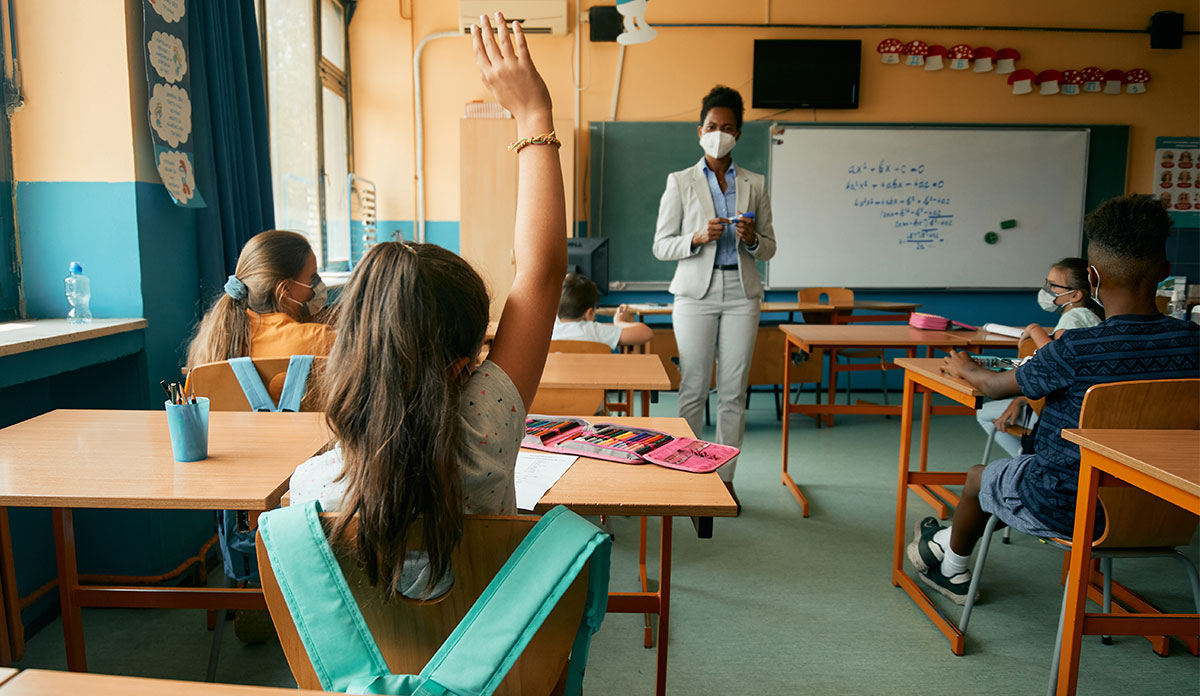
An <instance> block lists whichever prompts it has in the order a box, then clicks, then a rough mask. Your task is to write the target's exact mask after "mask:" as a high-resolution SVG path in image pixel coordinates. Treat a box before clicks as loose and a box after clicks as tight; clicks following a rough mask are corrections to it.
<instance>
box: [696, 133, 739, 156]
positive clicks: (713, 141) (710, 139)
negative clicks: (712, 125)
mask: <svg viewBox="0 0 1200 696" xmlns="http://www.w3.org/2000/svg"><path fill="white" fill-rule="evenodd" d="M736 144H737V139H736V138H734V137H733V135H731V134H729V133H726V132H725V131H709V132H707V133H705V134H704V135H702V136H700V147H702V148H704V154H706V155H708V156H709V157H712V158H713V159H721V158H722V157H724V156H725V155H728V154H729V151H730V150H732V149H733V146H734V145H736Z"/></svg>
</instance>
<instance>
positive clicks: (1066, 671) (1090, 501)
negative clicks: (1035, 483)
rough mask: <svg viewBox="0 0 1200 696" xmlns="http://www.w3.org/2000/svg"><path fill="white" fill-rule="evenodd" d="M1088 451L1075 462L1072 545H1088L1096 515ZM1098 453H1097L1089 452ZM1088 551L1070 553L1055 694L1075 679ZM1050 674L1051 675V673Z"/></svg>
mask: <svg viewBox="0 0 1200 696" xmlns="http://www.w3.org/2000/svg"><path fill="white" fill-rule="evenodd" d="M1089 455H1092V453H1090V452H1088V451H1087V450H1084V451H1083V453H1082V458H1081V461H1080V462H1079V493H1078V494H1077V496H1076V500H1075V533H1074V534H1073V535H1072V536H1071V548H1072V549H1081V550H1082V549H1091V548H1092V527H1093V526H1094V524H1095V523H1094V520H1095V519H1096V494H1097V490H1098V488H1099V483H1100V473H1099V472H1098V471H1096V469H1095V468H1094V467H1093V466H1092V464H1091V462H1090V461H1089V460H1090V459H1091V456H1089ZM1092 456H1098V455H1092ZM1091 556H1092V554H1091V553H1086V552H1084V553H1072V554H1071V569H1070V571H1068V573H1069V577H1068V578H1067V598H1066V600H1065V601H1066V604H1065V606H1064V607H1063V610H1064V614H1063V627H1062V654H1061V655H1060V657H1059V662H1058V675H1057V679H1058V690H1057V693H1058V695H1059V696H1072V695H1073V694H1074V693H1075V687H1076V684H1077V682H1078V679H1079V652H1080V648H1081V647H1082V638H1083V610H1084V605H1085V604H1086V602H1087V585H1088V579H1089V578H1090V577H1091V572H1090V571H1089V569H1088V561H1089V560H1090V559H1091ZM1051 676H1052V677H1053V676H1054V675H1051Z"/></svg>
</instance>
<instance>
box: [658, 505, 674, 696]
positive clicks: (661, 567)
mask: <svg viewBox="0 0 1200 696" xmlns="http://www.w3.org/2000/svg"><path fill="white" fill-rule="evenodd" d="M674 521H675V520H674V518H671V517H664V518H662V546H661V547H660V549H659V554H658V659H657V660H656V663H657V664H656V665H655V680H654V693H655V696H664V695H665V694H666V693H667V643H668V641H667V622H668V618H669V616H668V615H669V614H670V608H671V528H672V527H673V526H674V525H673V524H672V523H673V522H674Z"/></svg>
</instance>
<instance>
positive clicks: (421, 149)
mask: <svg viewBox="0 0 1200 696" xmlns="http://www.w3.org/2000/svg"><path fill="white" fill-rule="evenodd" d="M453 36H464V34H462V33H461V32H457V31H438V32H434V33H432V34H429V35H428V36H426V37H425V38H423V39H421V43H419V44H417V50H416V51H414V52H413V112H414V115H415V116H416V132H417V143H416V167H415V169H416V177H417V219H416V222H415V223H414V225H413V227H414V229H413V234H414V236H415V238H416V240H417V241H418V242H421V243H422V244H423V243H425V114H424V112H423V110H422V107H421V102H422V100H421V52H422V51H424V50H425V46H426V44H428V43H429V42H430V41H434V40H436V39H448V38H450V37H453Z"/></svg>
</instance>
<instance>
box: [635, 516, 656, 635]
mask: <svg viewBox="0 0 1200 696" xmlns="http://www.w3.org/2000/svg"><path fill="white" fill-rule="evenodd" d="M646 519H647V518H645V517H643V518H641V525H640V531H639V533H638V580H639V581H641V583H642V592H649V591H650V576H649V575H648V574H647V573H646V526H647V523H646ZM643 616H645V618H646V625H645V628H644V630H645V636H644V638H643V639H642V640H643V644H644V645H645V646H646V647H647V648H653V647H654V628H653V626H654V624H653V623H652V621H651V619H650V614H644V615H643Z"/></svg>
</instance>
